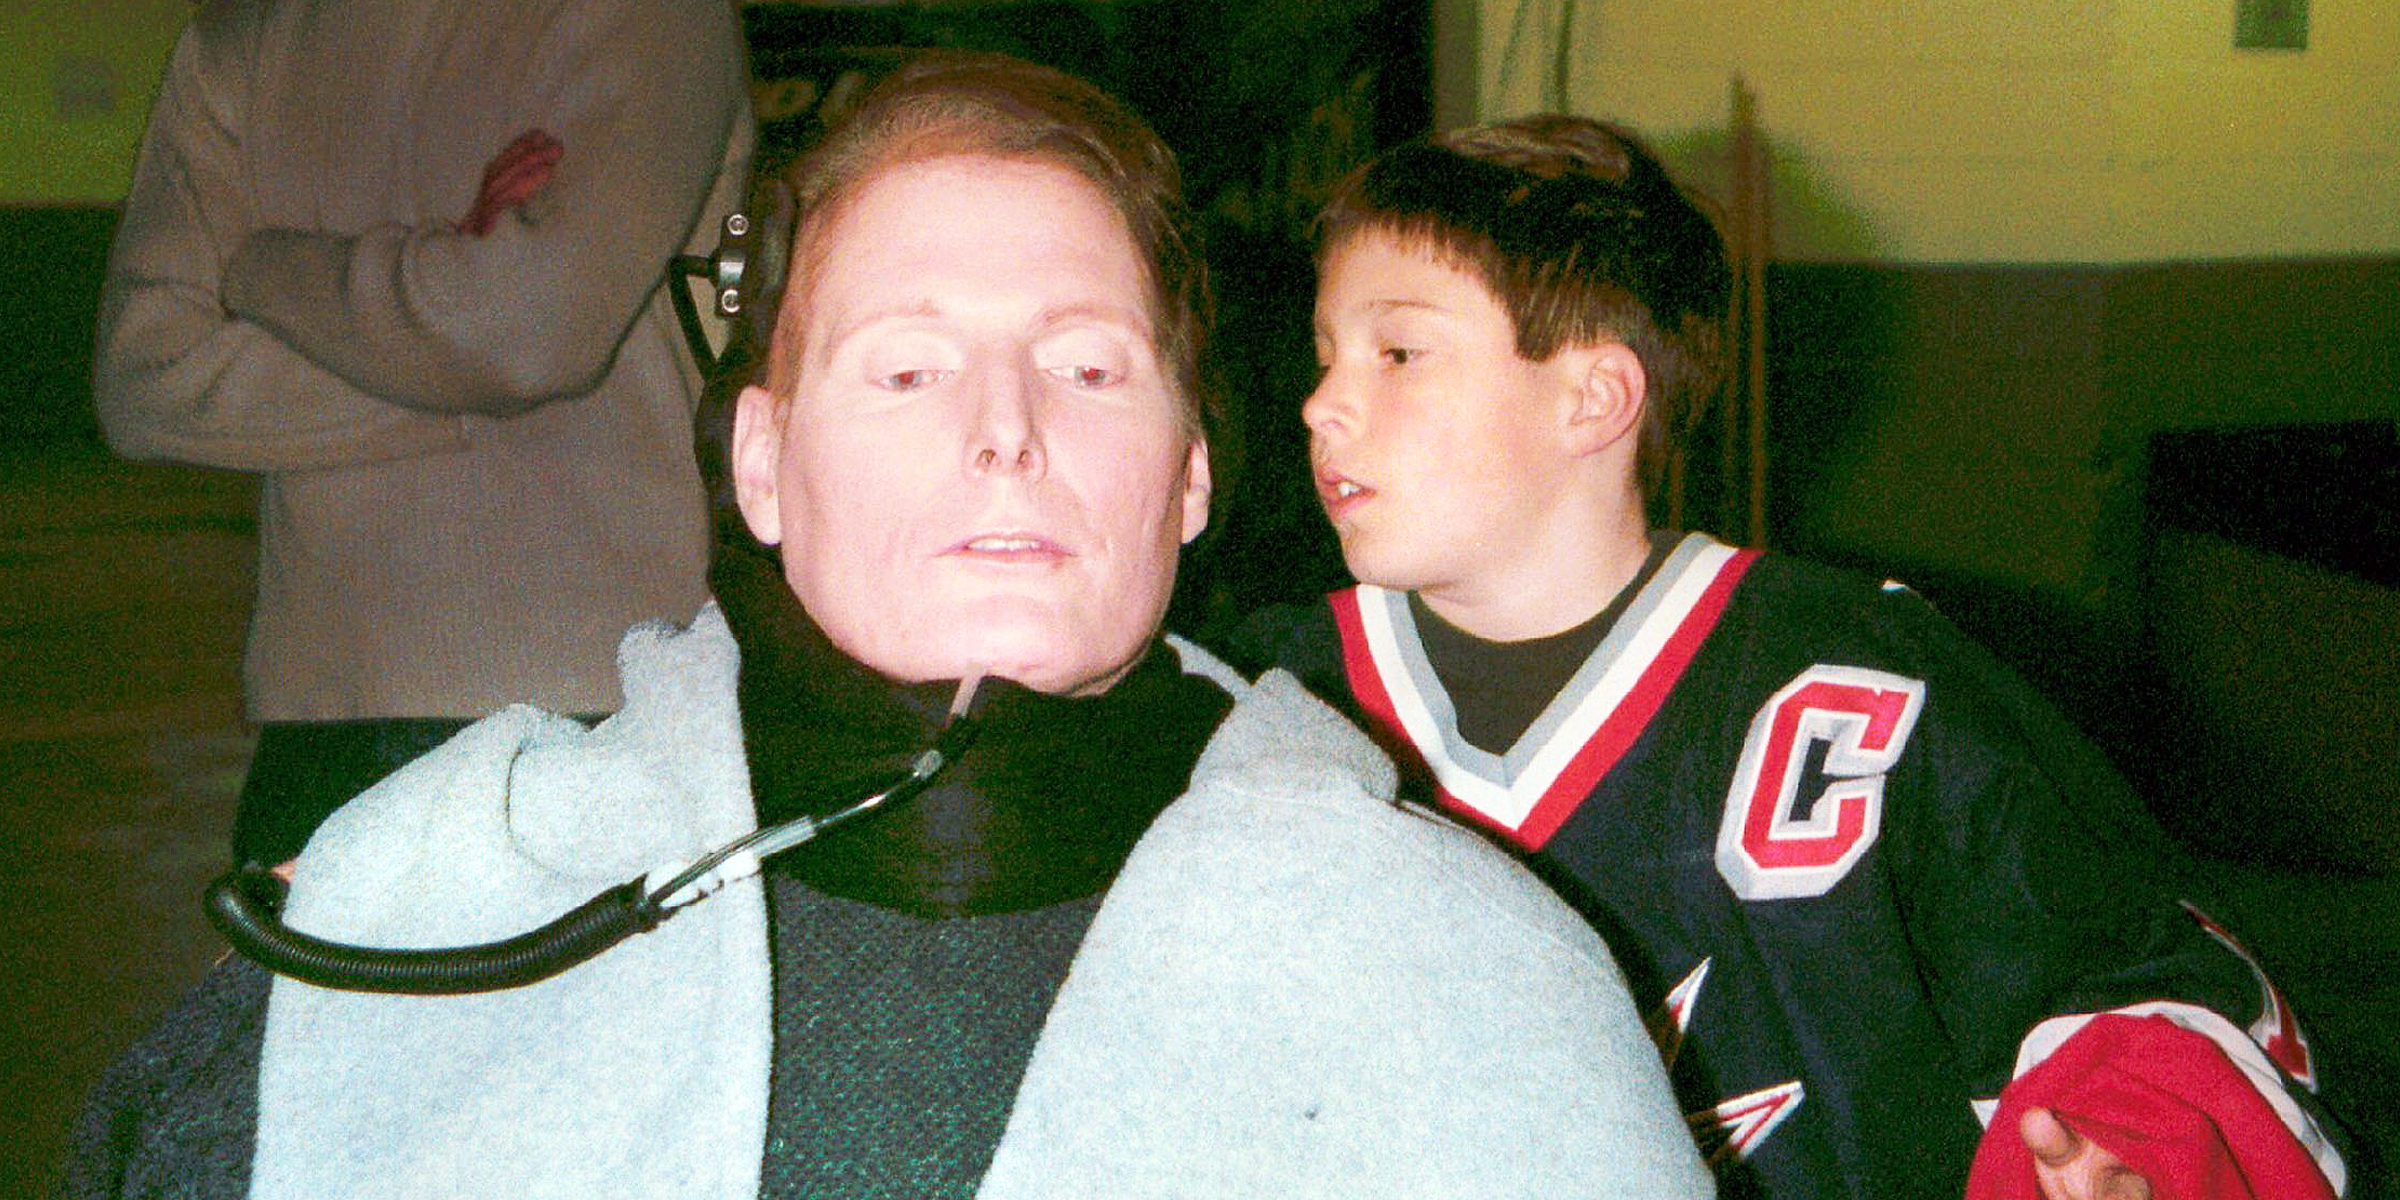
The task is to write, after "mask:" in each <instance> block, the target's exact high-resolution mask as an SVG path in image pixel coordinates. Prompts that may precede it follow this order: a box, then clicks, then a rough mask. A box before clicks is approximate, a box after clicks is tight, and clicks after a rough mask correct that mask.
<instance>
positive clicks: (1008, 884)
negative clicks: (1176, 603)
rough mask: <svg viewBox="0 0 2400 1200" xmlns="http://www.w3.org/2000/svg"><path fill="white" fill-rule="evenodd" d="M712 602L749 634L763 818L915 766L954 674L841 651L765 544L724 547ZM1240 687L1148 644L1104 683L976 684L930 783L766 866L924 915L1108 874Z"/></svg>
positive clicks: (751, 735) (833, 798)
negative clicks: (902, 669) (971, 728)
mask: <svg viewBox="0 0 2400 1200" xmlns="http://www.w3.org/2000/svg"><path fill="white" fill-rule="evenodd" d="M724 559H725V561H723V562H720V564H719V566H718V569H717V571H716V572H715V578H714V581H713V582H714V583H715V586H716V589H717V594H718V597H719V601H720V603H721V604H723V606H724V608H725V613H726V617H727V621H728V623H729V624H730V625H731V627H732V630H733V636H734V640H735V641H736V642H737V643H738V644H739V645H740V647H741V652H742V654H741V673H740V679H739V694H740V698H741V716H742V737H743V743H744V753H745V755H746V756H747V758H748V760H749V766H750V779H751V790H752V795H753V797H754V799H755V802H756V804H757V807H758V820H759V823H760V824H761V825H768V824H774V823H776V822H780V821H786V820H789V819H791V818H793V817H796V816H800V815H803V814H807V815H823V814H824V813H827V812H830V811H832V810H834V809H836V808H839V807H841V806H843V805H845V804H847V803H848V802H850V801H851V800H854V799H856V798H857V796H858V795H859V794H860V793H861V792H862V791H864V790H866V789H868V788H871V787H872V786H874V785H873V783H872V782H871V781H873V780H876V779H879V778H889V777H890V776H892V775H893V774H896V773H897V772H899V771H900V770H902V769H904V768H905V767H906V765H907V764H908V762H909V760H910V759H911V758H913V757H914V756H915V755H916V754H917V753H918V752H920V751H922V750H923V749H924V748H925V747H926V746H927V745H929V744H931V742H932V740H933V737H934V734H935V733H936V732H937V731H938V730H939V729H940V726H941V722H942V720H943V718H944V716H945V714H946V713H947V711H948V705H949V703H950V700H951V697H952V695H953V694H954V693H955V692H956V690H957V686H956V684H955V683H954V682H937V683H924V684H903V683H897V682H894V681H892V680H890V679H886V678H884V677H883V676H881V675H879V674H877V673H875V672H874V671H872V670H869V669H868V668H866V667H864V666H862V665H860V664H859V663H858V662H856V661H855V660H853V659H851V658H850V657H848V656H847V655H845V654H843V653H842V652H841V651H840V650H838V649H836V648H835V647H834V646H833V644H832V642H831V641H830V640H828V639H827V638H826V636H825V634H824V632H823V631H822V630H821V629H819V628H818V627H817V625H816V623H815V622H814V621H812V620H811V619H810V618H809V616H808V614H807V612H806V611H805V610H804V609H803V608H802V607H801V606H800V603H799V601H798V599H797V598H795V597H794V596H793V594H792V592H791V589H790V587H789V586H788V585H787V584H786V583H785V581H784V579H783V577H782V575H781V573H780V572H779V571H777V570H776V569H775V565H774V563H773V561H772V559H771V558H770V557H769V556H765V555H757V554H750V555H740V554H734V553H727V554H725V555H724ZM1231 703H1232V701H1231V698H1230V697H1229V696H1227V695H1226V693H1225V692H1224V691H1223V690H1222V689H1221V688H1219V687H1217V686H1216V685H1215V684H1213V683H1210V682H1208V681H1206V680H1205V679H1202V678H1200V677H1198V676H1193V675H1186V674H1184V673H1183V671H1182V670H1181V668H1180V667H1179V666H1178V664H1177V661H1176V657H1175V654H1174V652H1173V651H1172V650H1170V649H1168V648H1167V647H1166V646H1165V644H1164V643H1163V642H1162V641H1153V642H1152V644H1151V645H1150V646H1149V647H1148V648H1146V649H1145V651H1144V652H1143V656H1142V658H1141V659H1140V661H1138V662H1137V663H1136V664H1135V665H1134V667H1133V669H1132V670H1131V671H1129V672H1128V673H1127V674H1126V675H1125V677H1124V678H1123V679H1121V680H1119V681H1118V682H1117V684H1116V686H1114V687H1112V688H1110V689H1109V690H1108V691H1107V692H1105V693H1103V694H1101V695H1098V696H1089V697H1063V696H1050V695H1045V694H1043V693H1040V692H1035V691H1033V690H1031V689H1028V688H1026V687H1023V686H1022V685H1019V684H1016V683H1014V682H1011V681H1008V680H1000V679H989V680H986V681H984V682H983V684H982V685H981V686H980V687H978V689H977V697H976V702H975V709H974V711H975V715H976V717H977V719H978V720H979V721H981V723H982V732H981V733H980V734H979V735H978V736H977V738H976V740H975V741H974V743H973V744H972V745H971V746H970V747H969V748H968V749H967V751H966V753H965V754H964V755H963V756H962V757H961V759H960V760H959V762H958V763H956V764H955V765H953V766H952V767H951V768H949V769H948V770H947V771H945V772H944V773H943V774H942V776H941V777H940V778H939V779H938V780H937V781H936V782H935V784H934V785H933V786H932V787H930V788H928V789H927V790H926V791H925V792H924V793H923V794H921V795H918V796H917V797H915V798H913V799H911V800H909V801H907V802H905V803H904V804H901V805H898V806H895V807H894V808H892V809H889V810H887V811H884V812H880V813H877V814H875V815H874V816H871V817H869V818H866V819H864V820H861V821H859V822H857V823H855V824H853V825H848V826H844V827H842V828H840V829H837V830H835V831H833V832H832V833H829V834H828V835H826V836H825V837H824V838H822V839H821V840H819V841H816V842H812V843H810V844H809V845H807V846H805V847H802V848H799V849H797V850H794V851H793V852H791V853H789V854H787V855H784V856H782V857H780V858H778V859H776V860H774V862H773V863H771V864H770V869H772V870H777V871H781V872H783V873H786V874H788V875H791V876H794V877H796V878H798V879H800V880H801V881H803V882H805V883H807V884H809V885H810V886H811V887H814V888H816V889H818V890H819V891H823V892H828V893H831V894H833V895H837V896H843V897H847V898H849V899H854V900H860V901H864V902H867V903H871V904H877V905H881V906H883V907H886V908H893V909H898V910H900V911H903V912H907V913H910V914H912V915H915V916H920V917H952V916H967V915H976V914H985V913H1000V912H1015V911H1019V910H1022V909H1028V908H1037V907H1041V906H1043V905H1048V904H1054V903H1058V902H1060V901H1065V900H1072V899H1076V898H1079V897H1083V896H1089V895H1092V894H1095V893H1097V892H1099V891H1100V890H1101V889H1103V888H1105V887H1107V886H1108V883H1109V881H1110V880H1111V879H1113V878H1114V877H1115V876H1116V873H1117V869H1118V868H1119V867H1120V866H1121V865H1123V863H1124V861H1125V856H1126V854H1127V853H1128V852H1130V851H1131V850H1132V848H1133V843H1134V841H1135V839H1137V838H1139V837H1140V836H1141V834H1142V831H1143V830H1145V829H1147V828H1149V826H1150V822H1151V820H1152V819H1153V818H1155V817H1156V816H1157V815H1158V812H1159V810H1160V809H1162V808H1164V807H1166V805H1167V803H1168V802H1169V801H1170V800H1173V799H1174V798H1175V797H1176V796H1177V795H1179V794H1181V793H1182V791H1183V789H1184V786H1185V784H1186V782H1187V781H1188V779H1189V778H1190V776H1191V767H1192V763H1193V761H1194V760H1195V759H1196V758H1198V756H1199V753H1200V748H1201V746H1202V745H1203V744H1205V743H1206V741H1207V740H1208V736H1209V734H1210V732H1211V731H1213V730H1214V729H1215V728H1216V726H1217V724H1218V722H1219V721H1221V720H1222V719H1223V718H1224V716H1225V713H1226V711H1227V710H1228V709H1229V708H1230V707H1231Z"/></svg>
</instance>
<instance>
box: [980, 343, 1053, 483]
mask: <svg viewBox="0 0 2400 1200" xmlns="http://www.w3.org/2000/svg"><path fill="white" fill-rule="evenodd" d="M1030 371H1031V368H1030V367H1026V366H1021V365H1017V364H995V365H994V366H993V367H991V368H990V369H988V370H984V371H979V372H977V373H976V376H977V378H976V384H975V398H974V405H975V408H974V414H973V417H972V419H971V423H970V426H969V428H968V431H967V445H966V449H967V469H968V470H970V471H973V472H975V473H977V474H1008V475H1022V476H1025V477H1027V478H1029V479H1038V478H1040V477H1041V476H1042V474H1043V473H1044V472H1045V471H1046V470H1048V469H1049V460H1048V457H1047V455H1046V454H1045V453H1044V452H1043V446H1042V431H1041V396H1040V385H1039V383H1038V382H1037V381H1036V380H1033V379H1029V378H1027V376H1028V374H1029V373H1030Z"/></svg>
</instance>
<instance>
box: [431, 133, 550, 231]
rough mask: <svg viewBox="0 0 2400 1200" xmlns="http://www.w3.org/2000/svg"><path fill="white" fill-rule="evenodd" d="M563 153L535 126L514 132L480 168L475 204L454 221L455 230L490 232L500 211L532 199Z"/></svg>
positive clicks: (548, 180) (497, 221) (496, 222)
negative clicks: (455, 222) (510, 139)
mask: <svg viewBox="0 0 2400 1200" xmlns="http://www.w3.org/2000/svg"><path fill="white" fill-rule="evenodd" d="M566 152H567V148H566V147H565V146H563V145H561V144H559V140H558V139H557V138H554V137H551V136H550V135H549V134H546V133H543V132H542V131H541V130H539V129H528V130H526V131H525V132H523V133H520V134H518V135H517V140H515V141H513V142H510V143H509V144H508V146H507V148H505V149H503V150H501V151H500V153H498V154H496V155H493V156H492V161H491V162H490V163H489V164H488V165H486V166H485V167H484V168H483V188H482V190H480V191H478V192H477V193H476V194H475V207H474V208H471V209H469V210H467V215H466V219H465V220H462V221H460V222H459V223H458V229H459V232H461V233H467V234H472V235H474V236H476V237H482V236H483V235H485V234H487V233H490V232H491V231H492V227H493V226H495V225H498V224H499V223H500V214H502V213H504V212H507V211H508V210H510V209H512V208H516V207H517V206H519V205H521V204H523V203H525V202H526V201H527V200H530V199H532V198H533V194H534V193H535V192H538V191H540V190H542V185H543V184H546V183H548V182H550V172H551V171H553V170H555V169H556V168H557V167H558V160H559V159H560V158H561V157H563V156H564V155H565V154H566Z"/></svg>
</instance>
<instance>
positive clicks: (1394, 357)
mask: <svg viewBox="0 0 2400 1200" xmlns="http://www.w3.org/2000/svg"><path fill="white" fill-rule="evenodd" d="M1423 353H1424V351H1422V350H1417V349H1413V348H1411V347H1408V346H1385V347H1384V348H1383V361H1385V362H1388V363H1390V364H1392V365H1393V366H1395V367H1405V366H1407V365H1408V364H1409V363H1411V362H1414V361H1415V360H1416V358H1417V356H1418V355H1420V354H1423Z"/></svg>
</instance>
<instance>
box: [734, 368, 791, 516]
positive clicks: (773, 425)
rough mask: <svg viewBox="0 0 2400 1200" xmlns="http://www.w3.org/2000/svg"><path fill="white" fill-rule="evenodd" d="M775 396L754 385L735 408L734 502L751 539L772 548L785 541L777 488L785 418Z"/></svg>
mask: <svg viewBox="0 0 2400 1200" xmlns="http://www.w3.org/2000/svg"><path fill="white" fill-rule="evenodd" d="M778 407H779V406H778V405H777V404H776V403H775V397H774V396H772V395H770V394H769V393H768V392H767V389H765V388H762V387H759V386H758V385H756V384H752V385H751V386H749V387H746V388H743V389H742V394H741V396H740V398H739V399H737V400H735V401H734V407H733V500H734V503H735V504H736V505H737V506H738V507H740V508H741V510H742V521H743V522H744V523H745V524H747V525H749V526H750V533H751V536H753V537H756V538H757V539H758V540H759V541H760V542H761V543H762V544H764V545H768V546H772V545H775V544H776V543H778V542H781V541H782V540H783V508H782V506H781V505H780V504H779V503H778V495H777V492H778V488H777V485H778V483H779V482H780V481H781V480H780V475H781V468H782V465H783V416H784V414H783V413H782V412H780V411H778Z"/></svg>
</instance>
